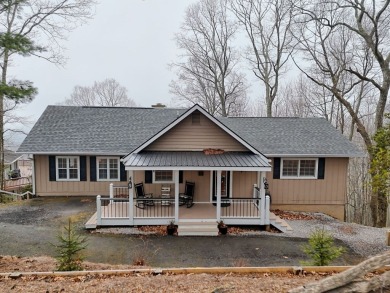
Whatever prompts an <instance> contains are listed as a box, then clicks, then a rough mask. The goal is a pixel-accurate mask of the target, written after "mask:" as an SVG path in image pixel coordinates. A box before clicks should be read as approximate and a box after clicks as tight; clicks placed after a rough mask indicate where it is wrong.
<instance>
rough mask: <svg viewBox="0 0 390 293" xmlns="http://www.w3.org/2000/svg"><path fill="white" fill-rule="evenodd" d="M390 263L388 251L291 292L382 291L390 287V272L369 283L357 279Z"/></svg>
mask: <svg viewBox="0 0 390 293" xmlns="http://www.w3.org/2000/svg"><path fill="white" fill-rule="evenodd" d="M389 263H390V251H386V252H385V253H382V254H379V255H376V256H374V257H372V258H370V259H368V260H366V261H364V262H362V263H360V264H358V265H357V266H355V267H352V268H350V269H349V270H346V271H344V272H342V273H339V274H337V275H334V276H330V277H328V278H325V279H322V280H320V281H318V282H316V283H310V284H307V285H304V286H302V287H298V288H294V289H292V290H290V291H289V292H290V293H295V292H303V293H305V292H313V293H314V292H315V293H318V292H370V291H371V290H374V289H380V288H383V287H384V286H388V285H390V278H389V275H390V272H387V273H385V274H383V275H382V276H378V277H376V278H372V279H371V280H369V281H360V280H357V278H360V277H362V276H364V275H365V274H368V273H370V272H372V271H374V270H376V269H379V268H381V267H383V266H385V265H388V264H389ZM353 282H357V283H356V284H355V286H354V284H351V283H353ZM367 284H368V285H367ZM371 286H372V287H371ZM357 288H365V290H362V291H358V290H357Z"/></svg>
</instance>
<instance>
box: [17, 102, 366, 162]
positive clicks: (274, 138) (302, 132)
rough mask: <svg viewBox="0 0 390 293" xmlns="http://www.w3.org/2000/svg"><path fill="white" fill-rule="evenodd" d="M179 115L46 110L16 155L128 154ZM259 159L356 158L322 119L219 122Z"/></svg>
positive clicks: (97, 109)
mask: <svg viewBox="0 0 390 293" xmlns="http://www.w3.org/2000/svg"><path fill="white" fill-rule="evenodd" d="M185 111H186V110H184V109H169V108H164V109H154V108H109V107H73V106H48V107H47V108H46V110H45V111H44V113H43V114H42V116H41V117H40V118H39V120H38V121H37V123H36V124H35V126H34V127H33V128H32V129H31V131H30V133H29V135H28V136H27V137H26V139H25V140H24V141H23V143H22V144H21V146H20V147H19V149H18V152H20V153H31V154H38V153H46V154H51V153H52V154H55V153H63V154H65V153H68V154H72V153H74V154H76V153H79V154H121V155H122V154H123V155H125V154H128V153H130V152H131V151H133V150H134V149H135V148H137V147H138V146H140V145H141V144H143V143H144V142H145V141H146V140H147V139H149V138H150V137H152V136H153V135H155V134H157V133H158V132H159V131H161V130H162V129H163V128H165V127H166V126H167V125H169V124H170V123H172V122H173V121H174V120H175V119H177V117H178V116H180V115H181V114H183V113H184V112H185ZM220 121H221V122H222V123H224V124H225V125H226V126H227V127H229V128H230V129H231V130H233V131H234V132H235V133H236V134H237V135H239V136H240V137H241V138H243V139H244V140H245V141H247V142H248V143H249V144H250V145H252V146H253V147H254V148H256V149H257V150H259V151H260V152H261V153H263V154H265V155H271V156H272V155H313V156H315V155H327V156H333V155H335V156H357V155H361V152H360V151H359V150H358V149H357V147H356V146H355V145H354V144H352V143H351V142H349V141H348V140H347V139H346V138H345V137H344V136H343V135H342V134H341V133H340V132H339V131H338V130H336V129H335V128H334V127H333V126H331V125H330V123H328V122H327V121H326V120H325V119H322V118H220Z"/></svg>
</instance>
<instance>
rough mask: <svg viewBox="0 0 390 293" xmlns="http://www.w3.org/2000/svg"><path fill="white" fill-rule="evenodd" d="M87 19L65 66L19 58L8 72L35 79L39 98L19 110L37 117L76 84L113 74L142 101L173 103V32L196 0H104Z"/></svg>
mask: <svg viewBox="0 0 390 293" xmlns="http://www.w3.org/2000/svg"><path fill="white" fill-rule="evenodd" d="M100 2H101V3H100V4H98V5H97V6H96V14H95V16H94V18H93V19H91V20H90V21H89V22H88V23H87V24H85V25H83V26H81V27H79V28H77V29H76V30H75V31H73V32H71V33H70V35H69V38H68V40H67V41H65V42H64V43H63V44H64V46H65V47H66V51H65V52H64V55H65V56H66V57H67V58H68V61H67V64H66V65H65V67H57V66H56V65H53V64H50V63H48V62H47V61H44V60H42V59H38V58H35V57H25V58H22V59H18V60H16V62H15V63H14V64H13V67H12V68H10V70H9V78H12V77H15V78H18V79H26V80H30V81H32V82H33V83H34V85H35V86H36V87H37V88H38V90H39V94H38V96H37V97H36V98H35V100H34V101H33V102H32V103H30V104H28V105H27V106H25V107H24V109H23V110H22V111H20V113H22V114H23V115H29V116H30V117H31V120H33V121H36V120H37V119H38V118H39V116H40V115H41V114H42V112H43V111H44V109H45V108H46V106H47V105H54V104H58V103H62V102H63V101H64V100H65V98H67V97H69V96H70V94H71V92H72V90H73V87H74V86H76V85H82V86H90V85H92V84H93V82H94V81H102V80H104V79H105V78H114V79H116V80H117V81H118V82H119V83H120V84H121V85H123V86H125V87H126V88H127V89H128V95H129V97H131V98H132V99H134V100H135V102H136V103H137V104H138V105H140V106H150V105H152V104H153V103H157V102H161V103H165V104H169V103H170V101H171V96H170V94H169V88H168V85H169V83H170V81H171V80H172V79H173V78H174V75H173V73H172V72H170V71H169V69H168V63H170V62H172V61H174V60H175V57H176V56H177V54H178V53H177V49H176V44H175V41H174V34H175V33H176V32H178V31H179V28H180V24H181V23H182V21H183V17H184V12H185V9H186V7H187V6H188V5H189V4H190V3H194V2H195V0H164V1H162V0H131V1H129V0H110V1H109V0H101V1H100Z"/></svg>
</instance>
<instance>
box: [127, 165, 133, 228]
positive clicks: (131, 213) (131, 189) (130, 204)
mask: <svg viewBox="0 0 390 293" xmlns="http://www.w3.org/2000/svg"><path fill="white" fill-rule="evenodd" d="M128 174H129V182H128V183H130V181H131V185H132V186H131V188H129V222H130V223H129V224H130V226H134V172H133V170H129V173H128ZM129 187H130V186H129Z"/></svg>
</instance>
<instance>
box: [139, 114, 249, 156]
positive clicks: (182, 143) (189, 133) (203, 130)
mask: <svg viewBox="0 0 390 293" xmlns="http://www.w3.org/2000/svg"><path fill="white" fill-rule="evenodd" d="M206 148H218V149H223V150H225V151H248V149H247V148H246V147H244V146H243V145H242V144H241V143H239V142H238V141H237V140H235V139H234V138H233V137H231V136H230V135H229V134H228V133H226V132H225V131H224V130H222V129H221V128H220V127H219V126H217V125H215V124H214V123H213V122H212V121H211V120H210V119H208V118H207V117H206V116H204V115H203V114H202V115H201V116H200V124H199V125H193V124H192V117H191V115H190V116H189V117H187V118H186V119H184V120H183V121H182V122H180V123H179V124H178V125H176V126H175V127H173V128H172V129H171V130H169V131H168V132H167V133H165V134H164V135H163V136H161V137H160V138H158V139H157V140H156V141H154V142H153V143H152V144H151V145H149V146H148V147H147V148H146V150H149V151H201V150H203V149H206Z"/></svg>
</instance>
